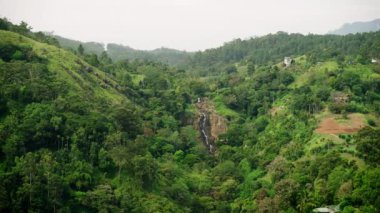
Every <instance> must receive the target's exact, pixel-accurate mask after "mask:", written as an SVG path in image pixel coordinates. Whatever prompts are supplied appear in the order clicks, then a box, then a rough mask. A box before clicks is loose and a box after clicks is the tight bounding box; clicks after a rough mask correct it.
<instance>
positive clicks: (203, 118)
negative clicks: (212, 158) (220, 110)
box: [199, 112, 213, 152]
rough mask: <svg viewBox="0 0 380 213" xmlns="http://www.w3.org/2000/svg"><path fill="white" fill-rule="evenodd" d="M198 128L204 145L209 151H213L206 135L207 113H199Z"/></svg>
mask: <svg viewBox="0 0 380 213" xmlns="http://www.w3.org/2000/svg"><path fill="white" fill-rule="evenodd" d="M199 126H200V129H201V132H202V136H203V139H204V142H205V143H206V146H207V148H208V150H209V151H210V152H212V151H213V146H212V144H211V142H210V140H209V137H208V135H207V115H206V114H205V113H203V112H202V113H201V119H200V125H199Z"/></svg>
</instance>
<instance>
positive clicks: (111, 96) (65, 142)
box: [0, 20, 380, 213]
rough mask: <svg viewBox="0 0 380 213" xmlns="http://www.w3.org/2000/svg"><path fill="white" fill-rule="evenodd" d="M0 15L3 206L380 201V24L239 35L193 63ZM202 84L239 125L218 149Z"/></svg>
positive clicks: (253, 206)
mask: <svg viewBox="0 0 380 213" xmlns="http://www.w3.org/2000/svg"><path fill="white" fill-rule="evenodd" d="M19 28H21V29H24V30H21V31H20V30H18V29H19ZM0 29H1V30H0V82H1V84H0V147H1V151H0V211H2V212H12V211H14V212H23V211H31V212H50V211H53V212H55V211H60V212H311V211H312V210H313V209H314V208H316V207H324V206H331V205H334V206H339V208H340V209H341V210H342V212H345V213H348V212H378V211H379V210H380V206H379V204H380V200H379V198H380V186H379V184H378V183H379V181H380V179H379V177H380V167H379V163H380V158H379V157H378V156H380V152H379V150H380V144H379V138H380V130H379V127H378V126H379V125H380V119H379V113H380V93H379V92H380V65H379V64H376V63H370V59H371V57H379V55H378V54H379V52H380V51H379V48H380V45H379V44H380V43H379V42H380V36H379V33H365V34H356V35H350V36H344V37H342V36H316V35H308V36H302V35H298V34H286V33H278V34H275V35H268V36H264V37H260V38H256V39H251V40H236V41H233V42H231V43H227V44H226V45H224V46H222V47H220V48H216V49H212V50H206V51H204V52H199V53H196V54H195V55H194V56H191V57H189V58H188V59H186V61H184V62H183V64H182V65H181V66H182V68H183V69H179V68H175V67H172V66H169V65H167V64H164V63H160V62H157V61H154V60H153V59H150V60H153V61H149V60H147V58H144V59H145V60H141V58H139V57H140V56H136V60H112V59H111V57H110V56H109V55H108V52H102V53H101V54H100V55H97V54H94V53H89V52H87V51H86V47H85V46H84V45H83V46H82V47H83V49H82V50H81V48H80V49H77V50H75V51H68V50H64V49H62V48H60V47H59V44H58V43H57V42H56V40H55V39H54V38H51V37H49V36H47V35H43V36H42V37H38V36H37V33H33V32H30V28H28V27H27V25H26V24H22V25H13V24H11V23H9V22H8V21H6V20H1V21H0ZM164 52H165V51H164ZM157 55H158V56H159V57H161V56H160V53H157ZM284 56H292V58H293V59H294V61H293V63H292V64H291V65H290V66H284V65H283V64H282V59H283V57H284ZM162 57H163V58H164V56H162ZM187 57H188V56H187ZM148 59H149V58H148ZM181 63H182V62H181ZM198 98H200V99H199V101H201V100H207V104H205V107H207V106H208V105H210V107H211V108H212V111H213V113H215V116H217V117H219V116H220V117H222V118H223V125H225V124H227V131H226V132H224V133H223V134H220V135H218V138H217V139H216V140H215V145H216V147H215V151H214V152H211V153H210V152H209V150H208V149H207V147H206V146H204V143H202V137H201V131H200V130H199V128H200V127H199V126H200V125H199V123H197V122H199V121H200V120H201V119H200V118H199V117H197V116H199V115H200V113H199V112H197V110H198V108H197V107H196V103H197V102H199V101H198ZM201 98H202V99H201ZM224 122H225V123H224ZM331 124H333V125H331ZM210 125H220V124H217V123H216V124H210ZM211 128H212V127H211ZM223 128H224V126H223Z"/></svg>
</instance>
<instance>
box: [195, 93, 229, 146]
mask: <svg viewBox="0 0 380 213" xmlns="http://www.w3.org/2000/svg"><path fill="white" fill-rule="evenodd" d="M196 107H197V109H198V110H197V115H196V117H197V118H196V119H195V121H194V123H193V125H194V127H195V128H196V129H198V130H199V131H200V133H201V138H202V141H203V143H204V145H205V146H206V147H207V149H208V150H209V152H211V153H214V152H215V151H216V146H215V140H216V139H218V136H219V135H220V134H223V133H225V132H226V131H227V119H225V118H224V117H222V116H220V115H218V114H217V113H216V111H215V108H214V105H213V104H212V103H211V102H210V101H209V100H207V98H202V99H199V100H198V102H197V103H196Z"/></svg>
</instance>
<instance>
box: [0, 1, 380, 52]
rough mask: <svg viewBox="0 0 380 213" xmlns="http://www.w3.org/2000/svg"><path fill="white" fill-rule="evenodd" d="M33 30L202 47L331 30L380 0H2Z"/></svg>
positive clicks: (378, 8) (364, 16) (370, 11)
mask: <svg viewBox="0 0 380 213" xmlns="http://www.w3.org/2000/svg"><path fill="white" fill-rule="evenodd" d="M0 16H2V17H7V18H8V19H10V20H11V21H12V22H16V23H19V22H20V21H22V20H24V21H26V22H27V23H29V24H30V25H31V26H32V27H33V29H34V30H35V31H54V33H55V34H57V35H61V36H64V37H67V38H72V39H76V40H81V41H98V42H104V43H109V42H112V43H119V44H124V45H128V46H131V47H133V48H137V49H154V48H158V47H170V48H176V49H180V50H189V51H193V50H202V49H206V48H212V47H217V46H220V45H222V44H223V43H224V42H226V41H230V40H232V39H234V38H248V37H250V36H254V35H264V34H268V33H271V32H272V33H273V32H277V31H287V32H300V33H319V34H322V33H326V32H327V31H329V30H332V29H336V28H338V27H340V26H341V25H342V24H344V23H346V22H354V21H369V20H373V19H375V18H379V17H380V0H276V1H275V0H135V1H132V0H0Z"/></svg>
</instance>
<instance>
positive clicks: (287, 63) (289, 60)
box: [284, 57, 293, 67]
mask: <svg viewBox="0 0 380 213" xmlns="http://www.w3.org/2000/svg"><path fill="white" fill-rule="evenodd" d="M292 62H293V59H292V58H291V57H285V58H284V64H285V66H286V67H288V66H290V65H291V64H292Z"/></svg>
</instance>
